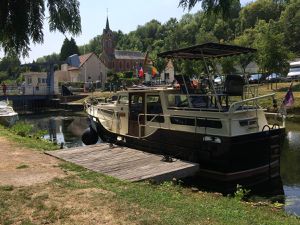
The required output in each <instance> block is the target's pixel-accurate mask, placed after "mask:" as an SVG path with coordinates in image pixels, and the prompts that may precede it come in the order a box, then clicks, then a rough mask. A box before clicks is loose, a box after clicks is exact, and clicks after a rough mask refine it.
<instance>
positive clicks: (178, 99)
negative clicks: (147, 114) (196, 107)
mask: <svg viewBox="0 0 300 225" xmlns="http://www.w3.org/2000/svg"><path fill="white" fill-rule="evenodd" d="M188 106H189V103H188V99H187V96H186V95H173V94H170V95H168V107H188Z"/></svg>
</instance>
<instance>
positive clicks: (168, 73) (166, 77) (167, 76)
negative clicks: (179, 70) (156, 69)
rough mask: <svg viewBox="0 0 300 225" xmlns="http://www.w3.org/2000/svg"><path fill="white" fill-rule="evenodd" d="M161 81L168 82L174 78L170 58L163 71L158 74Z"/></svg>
mask: <svg viewBox="0 0 300 225" xmlns="http://www.w3.org/2000/svg"><path fill="white" fill-rule="evenodd" d="M160 77H161V81H162V82H164V83H166V84H170V83H172V82H173V81H174V80H175V69H174V65H173V63H172V60H169V61H168V63H167V65H166V67H165V69H164V71H163V72H162V73H161V75H160Z"/></svg>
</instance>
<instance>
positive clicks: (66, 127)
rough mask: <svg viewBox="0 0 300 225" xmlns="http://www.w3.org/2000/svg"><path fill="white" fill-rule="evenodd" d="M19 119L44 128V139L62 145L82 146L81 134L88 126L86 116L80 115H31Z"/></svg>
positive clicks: (36, 127) (39, 128)
mask: <svg viewBox="0 0 300 225" xmlns="http://www.w3.org/2000/svg"><path fill="white" fill-rule="evenodd" d="M21 120H23V121H26V122H29V123H31V124H34V127H35V129H38V130H45V131H47V134H46V135H45V136H44V138H45V139H47V140H50V141H53V142H56V143H58V144H61V143H63V144H64V147H67V148H69V147H76V146H83V145H84V144H83V143H82V141H81V135H82V133H83V132H84V130H85V129H86V128H87V127H88V122H87V118H86V116H85V115H82V116H62V115H55V116H53V115H51V116H49V115H45V116H42V115H33V116H30V117H28V116H27V117H26V118H25V117H23V118H21Z"/></svg>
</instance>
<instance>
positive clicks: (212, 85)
mask: <svg viewBox="0 0 300 225" xmlns="http://www.w3.org/2000/svg"><path fill="white" fill-rule="evenodd" d="M201 56H202V59H203V62H204V66H205V68H206V71H207V74H208V80H209V83H210V86H211V87H212V91H213V94H212V95H213V96H214V97H215V100H216V103H217V106H218V109H219V111H221V110H222V106H221V104H220V99H219V98H218V94H217V91H216V89H215V86H214V83H213V80H212V75H211V74H210V72H209V69H208V66H207V63H206V60H205V58H204V54H203V50H202V49H201Z"/></svg>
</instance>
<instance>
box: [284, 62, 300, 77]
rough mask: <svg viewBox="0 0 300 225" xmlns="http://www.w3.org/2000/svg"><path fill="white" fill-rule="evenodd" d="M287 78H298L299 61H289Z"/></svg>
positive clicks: (299, 73) (299, 75)
mask: <svg viewBox="0 0 300 225" xmlns="http://www.w3.org/2000/svg"><path fill="white" fill-rule="evenodd" d="M287 78H288V79H292V80H294V79H300V61H297V62H291V63H290V70H289V73H288V75H287Z"/></svg>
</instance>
